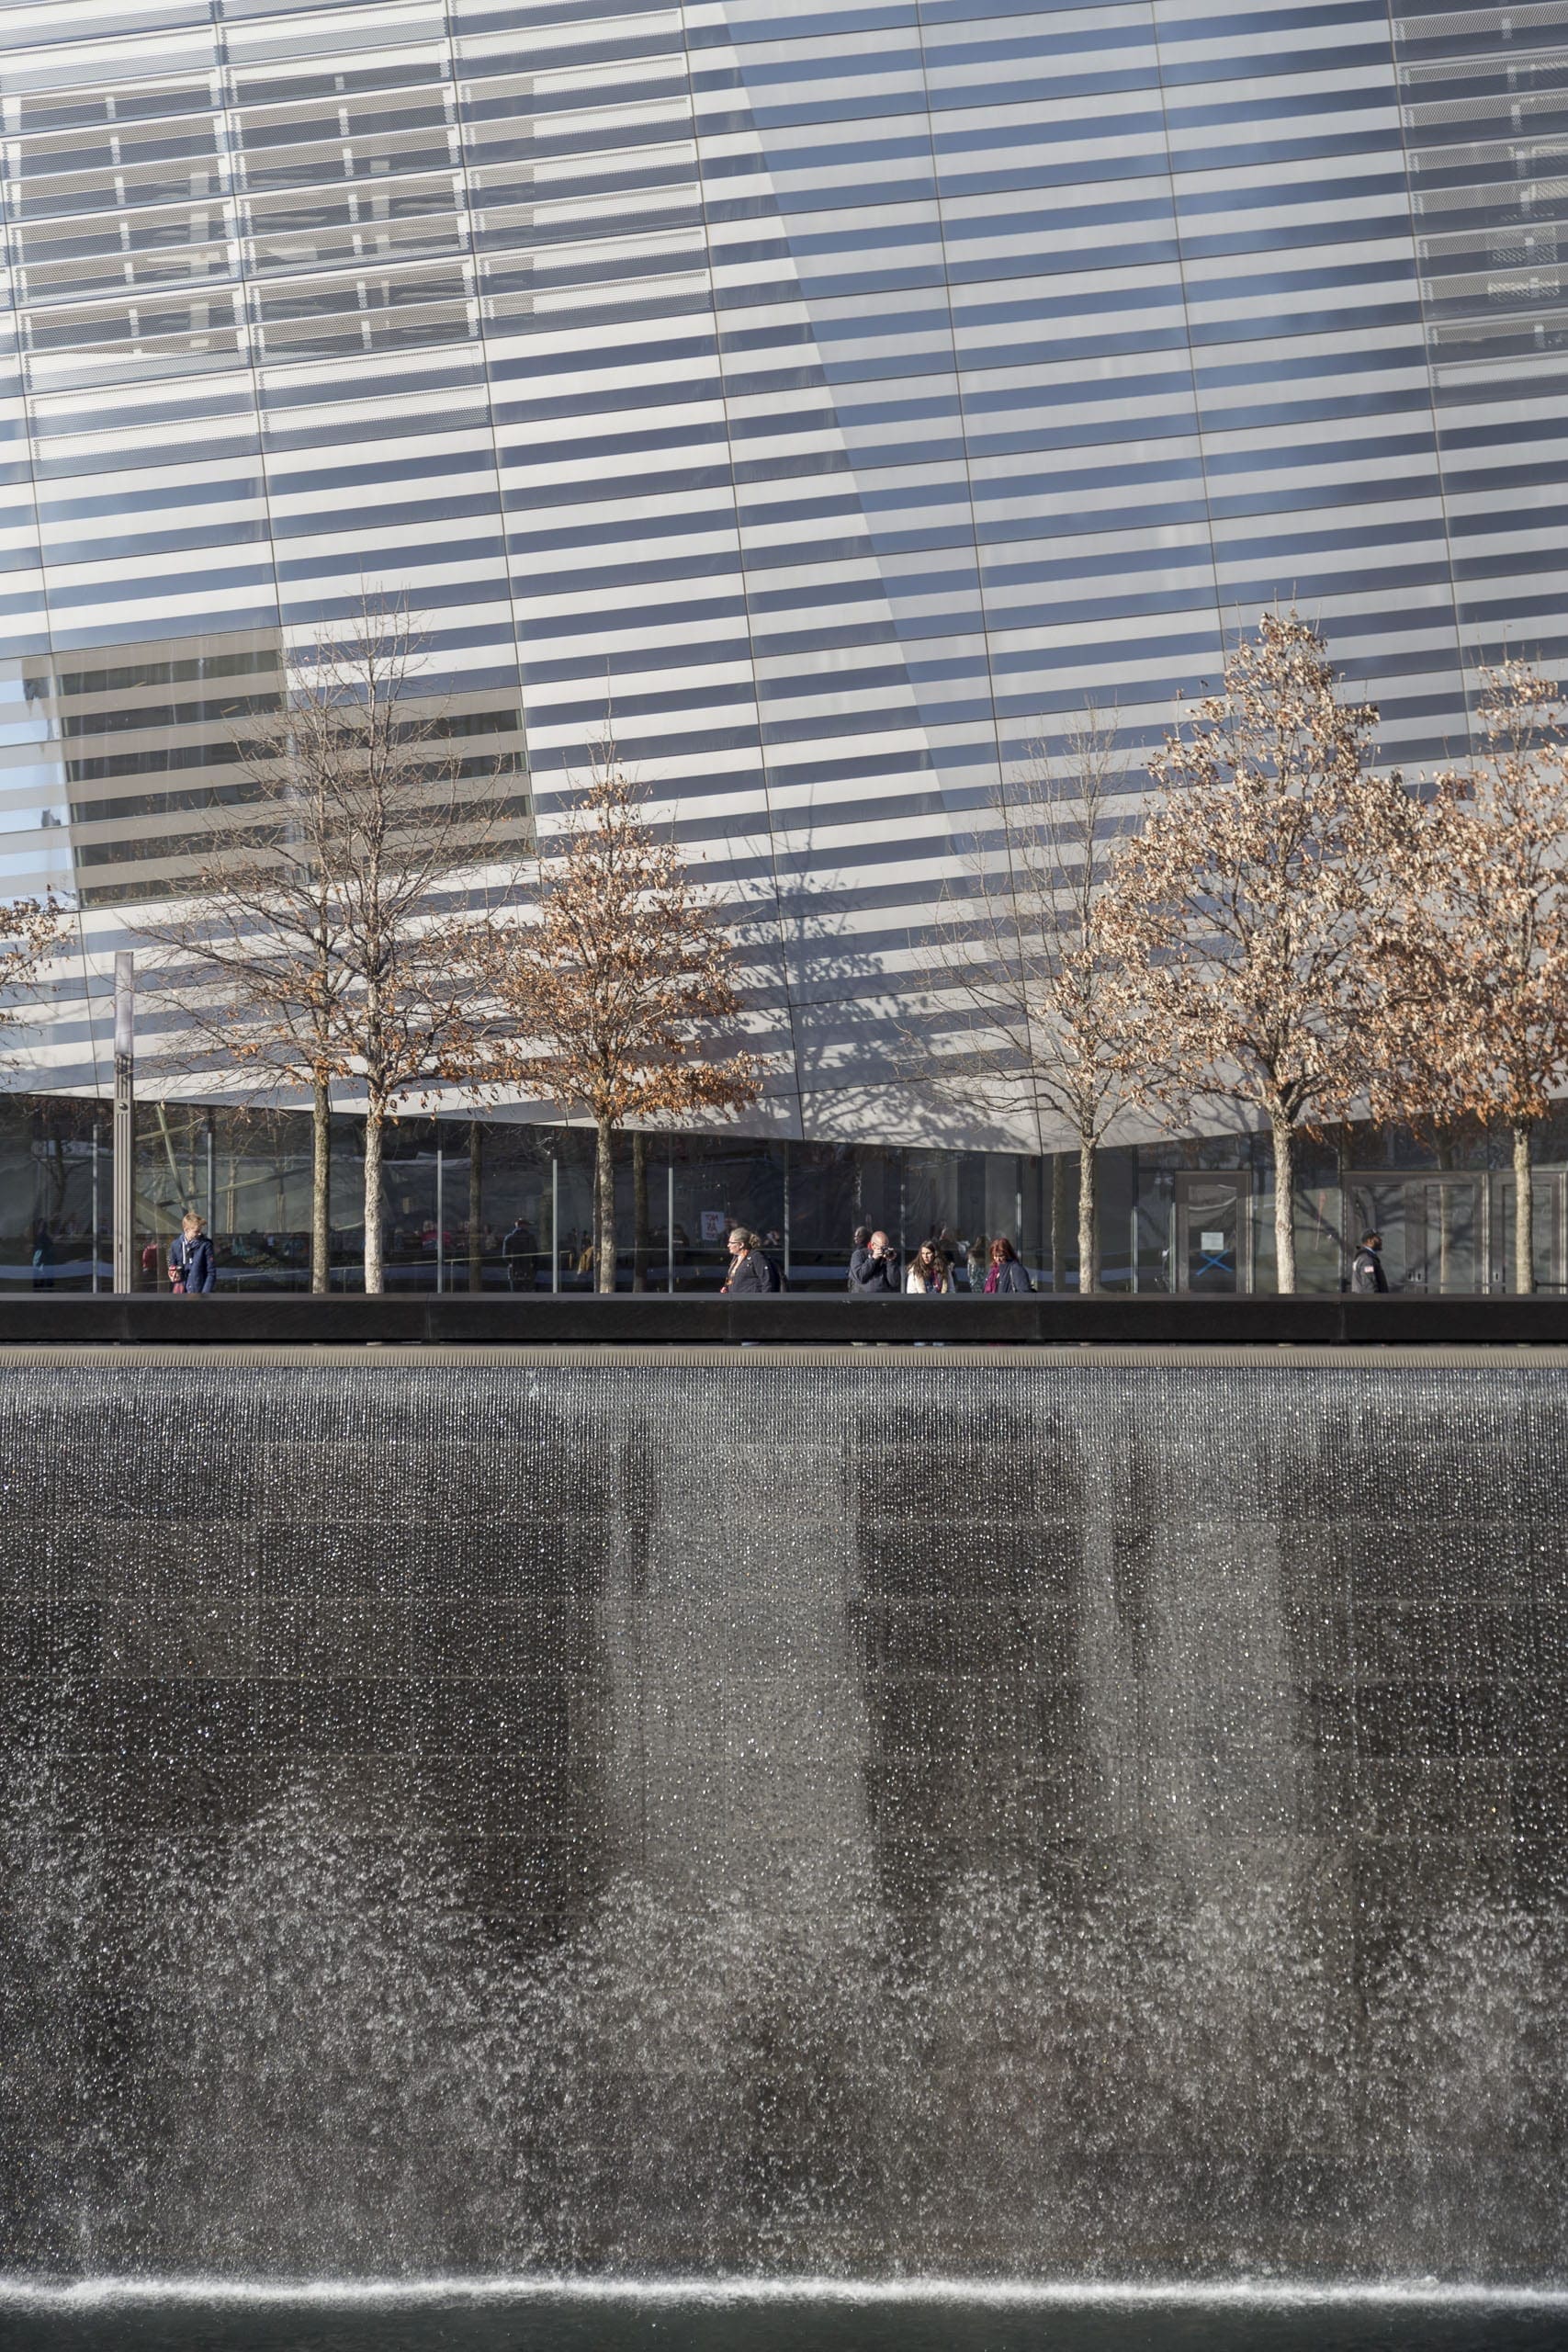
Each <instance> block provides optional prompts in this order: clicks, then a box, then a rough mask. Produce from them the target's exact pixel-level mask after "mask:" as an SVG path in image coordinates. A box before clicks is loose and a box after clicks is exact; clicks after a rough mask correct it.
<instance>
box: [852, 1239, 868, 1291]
mask: <svg viewBox="0 0 1568 2352" xmlns="http://www.w3.org/2000/svg"><path fill="white" fill-rule="evenodd" d="M870 1245H871V1227H870V1226H869V1225H857V1226H856V1227H855V1239H854V1247H853V1249H852V1250H851V1251H850V1272H849V1285H850V1288H851V1289H852V1290H853V1289H854V1287H855V1284H856V1283H857V1281H858V1280H859V1273H858V1269H859V1268H860V1267H862V1266H863V1265H864V1263H865V1261H866V1260H867V1258H868V1257H869V1256H870V1254H871V1246H870Z"/></svg>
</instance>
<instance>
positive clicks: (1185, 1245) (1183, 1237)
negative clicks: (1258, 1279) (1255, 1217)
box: [1176, 1169, 1248, 1292]
mask: <svg viewBox="0 0 1568 2352" xmlns="http://www.w3.org/2000/svg"><path fill="white" fill-rule="evenodd" d="M1247 1193H1248V1180H1247V1177H1246V1176H1242V1175H1235V1176H1225V1175H1218V1176H1211V1175H1200V1174H1199V1173H1198V1172H1197V1171H1196V1170H1192V1169H1184V1170H1182V1171H1181V1173H1180V1174H1179V1176H1178V1177H1177V1180H1176V1269H1177V1280H1178V1283H1179V1285H1180V1287H1181V1289H1183V1290H1185V1291H1209V1292H1214V1291H1222V1292H1223V1291H1232V1292H1234V1291H1239V1290H1245V1289H1246V1287H1247Z"/></svg>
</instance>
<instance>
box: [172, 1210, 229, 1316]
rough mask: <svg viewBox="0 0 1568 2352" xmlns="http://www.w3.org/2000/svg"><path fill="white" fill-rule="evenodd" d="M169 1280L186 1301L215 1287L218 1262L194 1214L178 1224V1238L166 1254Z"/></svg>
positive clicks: (206, 1235) (216, 1285) (202, 1224)
mask: <svg viewBox="0 0 1568 2352" xmlns="http://www.w3.org/2000/svg"><path fill="white" fill-rule="evenodd" d="M169 1280H170V1282H171V1283H173V1284H174V1285H175V1293H176V1295H178V1294H179V1293H181V1292H183V1293H184V1295H186V1297H187V1298H189V1297H193V1296H194V1295H196V1294H197V1292H198V1291H209V1290H216V1289H217V1287H218V1259H217V1255H216V1253H215V1251H214V1250H213V1247H212V1244H211V1242H210V1241H209V1238H208V1234H207V1227H206V1225H205V1224H204V1223H203V1221H202V1219H201V1218H200V1217H198V1216H196V1215H195V1213H194V1212H191V1213H190V1214H188V1215H186V1217H185V1218H184V1219H183V1220H182V1221H181V1225H180V1230H179V1234H178V1237H177V1238H176V1239H175V1242H174V1243H173V1245H172V1246H171V1248H170V1250H169Z"/></svg>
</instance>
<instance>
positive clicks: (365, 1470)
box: [0, 1351, 1568, 2282]
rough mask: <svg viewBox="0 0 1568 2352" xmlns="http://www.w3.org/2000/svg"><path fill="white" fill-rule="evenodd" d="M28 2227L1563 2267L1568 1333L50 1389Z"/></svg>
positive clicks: (18, 1710) (33, 1414) (1348, 2270)
mask: <svg viewBox="0 0 1568 2352" xmlns="http://www.w3.org/2000/svg"><path fill="white" fill-rule="evenodd" d="M0 1464H3V1476H4V1482H5V1502H6V1510H5V1514H4V1520H3V1522H0V1564H3V1574H4V1578H5V1585H6V1598H5V1609H4V1623H5V1629H6V1676H7V1685H6V1723H7V1725H8V1726H9V1734H10V1740H11V1748H10V1753H9V1755H8V1758H7V1769H6V1779H5V1787H4V1792H3V1796H0V1815H3V1835H4V1845H3V1854H0V1859H3V1864H4V1869H5V1871H6V1895H5V1909H4V1916H3V1919H0V1939H3V1941H0V2041H3V2044H4V2047H5V2049H6V2052H7V2086H6V2098H7V2109H8V2117H7V2128H6V2132H5V2134H4V2138H3V2142H0V2151H3V2153H0V2166H3V2170H0V2270H7V2271H11V2272H15V2273H22V2274H33V2275H39V2276H42V2275H50V2276H55V2275H59V2274H61V2273H65V2274H68V2275H70V2274H78V2275H81V2274H114V2273H125V2274H130V2273H146V2272H149V2271H152V2272H157V2273H162V2274H168V2275H178V2274H180V2273H182V2272H184V2273H187V2274H192V2273H200V2274H205V2275H210V2274H215V2273H217V2274H221V2273H231V2274H233V2275H236V2276H246V2277H253V2278H268V2277H272V2278H283V2277H298V2276H300V2275H310V2276H330V2277H334V2278H355V2277H385V2276H403V2277H408V2278H420V2277H432V2276H443V2275H450V2274H453V2273H457V2272H467V2273H491V2272H497V2271H518V2270H529V2269H539V2270H549V2271H556V2270H560V2271H567V2272H572V2273H577V2274H580V2275H582V2276H585V2277H591V2278H604V2277H615V2276H619V2275H623V2274H626V2273H630V2272H636V2273H638V2274H655V2275H656V2274H674V2273H680V2274H699V2275H701V2274H707V2275H713V2274H718V2273H732V2272H736V2271H754V2272H762V2273H774V2274H781V2275H782V2274H795V2273H813V2274H818V2275H828V2276H836V2277H840V2278H846V2279H854V2278H886V2277H887V2276H889V2275H894V2274H897V2273H900V2272H906V2273H907V2272H919V2273H925V2274H956V2275H966V2274H967V2275H979V2276H987V2277H991V2278H1008V2277H1029V2278H1077V2277H1089V2276H1096V2277H1101V2278H1103V2277H1106V2276H1111V2277H1121V2278H1139V2277H1152V2276H1160V2277H1169V2276H1181V2277H1187V2278H1213V2277H1225V2276H1231V2275H1234V2274H1235V2272H1236V2271H1237V2270H1244V2271H1247V2272H1254V2273H1269V2274H1272V2275H1279V2274H1281V2273H1287V2274H1292V2275H1301V2276H1306V2277H1314V2276H1316V2277H1325V2276H1336V2277H1341V2278H1346V2277H1348V2278H1357V2277H1362V2278H1372V2277H1380V2276H1390V2275H1412V2274H1417V2275H1418V2274H1433V2275H1437V2276H1443V2277H1455V2276H1463V2277H1469V2278H1496V2279H1511V2280H1516V2281H1519V2280H1526V2281H1529V2280H1533V2281H1538V2282H1540V2281H1545V2280H1551V2279H1560V2278H1562V2276H1563V2273H1564V2270H1565V2268H1568V2214H1565V2211H1564V2203H1563V2198H1562V2190H1561V2186H1560V2184H1561V2180H1562V2166H1563V2159H1564V2156H1565V2155H1568V2087H1565V2084H1568V2000H1565V1999H1564V1994H1565V1992H1568V1909H1565V1904H1564V1893H1563V1879H1564V1863H1565V1860H1568V1736H1565V1735H1564V1733H1563V1730H1562V1723H1563V1719H1564V1718H1563V1711H1562V1686H1563V1678H1564V1660H1565V1657H1568V1651H1565V1648H1564V1643H1563V1638H1562V1637H1563V1630H1564V1623H1565V1620H1564V1615H1563V1612H1564V1611H1565V1610H1568V1482H1565V1480H1564V1475H1563V1474H1564V1468H1565V1466H1568V1400H1565V1397H1564V1392H1563V1386H1562V1378H1561V1374H1559V1373H1558V1372H1556V1371H1555V1370H1553V1369H1550V1368H1534V1367H1532V1365H1531V1363H1530V1362H1529V1359H1528V1358H1524V1357H1514V1356H1509V1355H1503V1354H1499V1355H1497V1356H1496V1357H1495V1359H1494V1360H1493V1361H1491V1362H1490V1363H1486V1364H1483V1365H1477V1364H1456V1365H1450V1366H1443V1365H1438V1364H1423V1363H1412V1362H1409V1361H1406V1360H1403V1359H1400V1358H1399V1357H1397V1356H1395V1355H1393V1354H1392V1353H1390V1354H1387V1355H1384V1356H1383V1357H1382V1358H1381V1360H1368V1359H1361V1360H1356V1359H1352V1358H1350V1357H1346V1358H1344V1359H1341V1360H1339V1361H1337V1362H1334V1363H1318V1362H1312V1361H1293V1360H1292V1359H1291V1358H1290V1357H1288V1356H1286V1355H1284V1354H1283V1353H1281V1355H1280V1357H1279V1358H1277V1359H1276V1360H1274V1361H1273V1362H1271V1363H1269V1364H1267V1365H1258V1364H1257V1363H1226V1362H1224V1361H1223V1360H1221V1359H1219V1358H1216V1359H1215V1360H1213V1362H1210V1363H1201V1364H1196V1365H1195V1364H1191V1363H1175V1362H1172V1361H1170V1360H1168V1359H1161V1358H1160V1357H1158V1356H1157V1355H1156V1354H1151V1355H1150V1357H1149V1358H1148V1359H1147V1360H1145V1361H1143V1362H1139V1363H1129V1362H1097V1361H1096V1360H1095V1359H1094V1358H1093V1356H1092V1355H1091V1354H1089V1353H1088V1352H1086V1351H1065V1352H1064V1353H1062V1354H1060V1355H1055V1354H1049V1353H1044V1352H1039V1353H1035V1354H1033V1355H1032V1356H1030V1357H1027V1358H1024V1357H1014V1356H1013V1355H1012V1354H1011V1352H1010V1351H993V1352H992V1353H991V1354H990V1355H989V1357H988V1358H987V1357H986V1356H979V1357H977V1358H976V1360H964V1361H960V1360H959V1357H958V1353H957V1351H951V1352H950V1353H949V1354H948V1355H946V1356H943V1355H942V1354H940V1353H936V1352H933V1353H931V1354H926V1353H925V1352H924V1351H921V1353H920V1355H919V1357H918V1358H916V1357H913V1356H911V1357H908V1358H904V1357H898V1356H895V1355H894V1354H893V1352H892V1351H875V1354H874V1359H873V1358H872V1357H871V1356H870V1355H869V1353H868V1356H867V1359H866V1360H865V1361H862V1362H853V1361H851V1362H824V1363H815V1364H813V1363H798V1362H795V1363H785V1362H774V1361H773V1360H771V1359H770V1357H769V1356H768V1354H767V1353H766V1351H747V1352H746V1353H745V1354H743V1355H741V1356H739V1357H731V1358H729V1359H728V1360H727V1361H715V1362H691V1363H687V1362H671V1361H669V1360H660V1359H656V1358H653V1357H651V1356H649V1357H644V1358H641V1359H633V1360H624V1359H623V1360H618V1361H617V1360H615V1359H613V1358H611V1357H610V1356H608V1355H606V1356H605V1357H604V1360H603V1361H600V1362H596V1363H592V1364H587V1365H584V1364H570V1363H552V1362H548V1361H544V1360H537V1359H527V1358H525V1357H524V1356H523V1355H522V1354H521V1353H520V1354H519V1355H518V1356H517V1358H516V1359H515V1360H513V1361H504V1360H502V1361H496V1362H493V1363H440V1362H434V1361H430V1360H427V1359H422V1358H420V1357H418V1356H412V1357H410V1358H409V1359H407V1360H402V1359H400V1357H399V1356H397V1355H389V1356H385V1357H382V1358H380V1359H379V1360H378V1361H372V1360H370V1359H369V1358H367V1360H366V1361H365V1362H363V1363H355V1364H338V1363H319V1362H318V1363H310V1362H309V1361H308V1360H306V1361H302V1362H298V1363H282V1362H278V1363H267V1362H251V1361H243V1360H239V1359H237V1358H233V1357H226V1356H224V1355H223V1354H222V1352H221V1351H213V1352H212V1353H211V1354H209V1355H204V1357H203V1360H202V1361H201V1362H200V1363H199V1364H196V1363H192V1364H190V1365H188V1366H187V1365H185V1364H180V1365H169V1364H147V1365H142V1364H140V1363H133V1362H129V1361H127V1360H125V1359H123V1358H121V1359H118V1360H110V1359H107V1358H96V1359H95V1358H92V1357H90V1356H88V1355H87V1354H86V1353H84V1360H83V1361H82V1362H81V1363H76V1364H72V1365H69V1366H63V1365H61V1366H50V1365H44V1364H38V1365H29V1366H28V1367H26V1368H25V1369H24V1368H21V1367H18V1366H17V1365H15V1364H11V1365H7V1366H4V1367H0Z"/></svg>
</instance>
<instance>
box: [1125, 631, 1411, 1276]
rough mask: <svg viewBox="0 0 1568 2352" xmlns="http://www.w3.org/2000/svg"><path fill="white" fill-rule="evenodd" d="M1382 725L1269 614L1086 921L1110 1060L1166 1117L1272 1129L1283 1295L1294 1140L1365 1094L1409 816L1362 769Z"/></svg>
mask: <svg viewBox="0 0 1568 2352" xmlns="http://www.w3.org/2000/svg"><path fill="white" fill-rule="evenodd" d="M1376 724H1377V712H1376V710H1375V709H1374V708H1372V707H1371V706H1370V705H1367V704H1351V703H1346V702H1341V701H1340V700H1339V698H1338V696H1337V693H1336V682H1335V674H1334V670H1333V666H1332V664H1331V663H1330V662H1329V659H1328V655H1327V652H1326V650H1325V644H1324V640H1323V639H1322V638H1321V637H1320V636H1319V635H1318V634H1317V632H1316V631H1315V630H1314V628H1311V627H1310V626H1309V625H1308V623H1307V622H1305V621H1304V620H1303V619H1302V618H1301V617H1300V616H1299V615H1298V614H1296V613H1294V612H1291V613H1278V612H1274V613H1267V614H1265V615H1264V616H1263V617H1262V619H1261V620H1260V622H1259V624H1258V628H1257V631H1256V633H1255V634H1254V635H1253V636H1251V637H1247V638H1244V639H1241V641H1240V642H1239V643H1238V644H1237V645H1236V646H1235V648H1234V650H1232V652H1231V653H1230V655H1229V657H1228V659H1227V661H1226V662H1225V669H1224V686H1223V688H1222V690H1221V691H1220V692H1219V693H1217V694H1214V695H1208V696H1206V697H1205V698H1204V699H1203V700H1202V701H1201V702H1199V703H1198V704H1196V706H1195V707H1193V709H1192V712H1191V715H1190V718H1188V719H1187V720H1186V722H1185V724H1183V725H1179V726H1178V728H1177V729H1175V730H1174V731H1173V732H1172V733H1171V734H1170V735H1169V737H1168V740H1167V742H1166V745H1165V748H1164V750H1163V751H1162V752H1159V753H1158V754H1156V757H1155V758H1154V759H1152V760H1151V762H1150V763H1149V767H1150V774H1151V775H1152V777H1153V779H1154V782H1155V784H1156V786H1157V787H1158V797H1156V800H1155V802H1154V804H1153V806H1152V807H1151V808H1150V809H1149V811H1148V814H1147V816H1146V818H1145V821H1144V823H1143V826H1142V828H1141V829H1140V831H1138V832H1137V833H1136V834H1135V835H1134V836H1133V838H1132V839H1131V840H1130V841H1129V842H1127V843H1126V845H1125V847H1124V849H1123V850H1122V854H1121V856H1120V857H1119V858H1118V860H1117V865H1116V871H1115V873H1114V876H1113V877H1112V880H1111V887H1110V888H1109V889H1108V890H1107V892H1106V893H1105V895H1104V896H1103V898H1102V899H1100V901H1099V904H1098V907H1097V911H1096V922H1097V924H1098V926H1099V930H1100V939H1101V943H1102V945H1103V948H1104V951H1105V953H1106V955H1107V956H1108V958H1109V959H1110V960H1111V962H1113V963H1114V964H1115V965H1117V966H1118V967H1120V969H1121V970H1122V974H1123V975H1124V978H1125V994H1124V997H1123V1000H1122V1047H1121V1059H1122V1068H1123V1069H1124V1070H1125V1072H1126V1075H1127V1079H1128V1082H1129V1084H1130V1086H1131V1087H1132V1089H1133V1091H1134V1095H1135V1096H1136V1098H1137V1099H1139V1100H1140V1101H1142V1102H1145V1103H1152V1104H1156V1105H1158V1106H1159V1107H1160V1108H1162V1109H1163V1110H1164V1111H1165V1112H1166V1113H1167V1114H1171V1115H1176V1116H1181V1115H1185V1114H1186V1113H1187V1112H1188V1110H1189V1109H1190V1106H1191V1105H1193V1104H1194V1103H1202V1102H1205V1101H1207V1102H1209V1103H1222V1102H1228V1103H1234V1104H1236V1105H1239V1106H1242V1107H1243V1108H1244V1109H1246V1110H1249V1111H1254V1112H1257V1113H1258V1114H1261V1115H1262V1116H1263V1118H1264V1119H1266V1120H1267V1122H1268V1125H1269V1136H1270V1140H1271V1145H1272V1149H1273V1157H1274V1170H1275V1242H1276V1250H1277V1257H1278V1269H1279V1285H1280V1289H1281V1290H1282V1291H1292V1290H1294V1288H1295V1282H1296V1269H1295V1228H1294V1217H1293V1181H1294V1169H1295V1141H1296V1135H1297V1131H1298V1128H1299V1127H1300V1126H1301V1125H1303V1124H1307V1123H1313V1124H1315V1123H1317V1122H1319V1121H1325V1120H1327V1119H1330V1118H1332V1117H1334V1116H1336V1115H1340V1114H1343V1113H1344V1112H1345V1111H1346V1108H1347V1106H1348V1104H1349V1103H1352V1102H1353V1101H1355V1100H1356V1099H1357V1098H1358V1097H1359V1095H1361V1094H1363V1093H1364V1091H1365V1087H1366V1080H1367V1072H1366V1067H1365V1054H1366V1049H1367V1046H1368V1043H1369V1037H1368V1027H1367V1024H1368V1022H1369V1019H1370V1009H1371V999H1370V995H1369V989H1368V968H1369V966H1368V958H1369V954H1370V952H1371V950H1372V949H1373V948H1374V947H1375V945H1376V944H1377V942H1378V941H1379V940H1380V939H1381V938H1382V937H1383V936H1384V935H1385V934H1386V931H1387V928H1388V925H1389V924H1390V922H1392V921H1394V920H1397V917H1396V914H1395V912H1394V900H1393V897H1392V896H1391V880H1392V877H1393V876H1396V875H1397V874H1398V873H1399V872H1400V871H1401V870H1402V868H1403V865H1404V859H1405V854H1406V853H1405V848H1404V844H1405V842H1406V841H1407V839H1408V836H1409V833H1410V830H1411V827H1412V826H1413V824H1414V823H1415V822H1416V814H1415V811H1414V808H1413V804H1412V803H1411V801H1410V799H1409V797H1408V796H1407V795H1406V794H1405V793H1404V789H1403V787H1402V786H1401V785H1400V782H1399V780H1398V778H1397V777H1390V776H1380V775H1375V774H1371V773H1369V768H1368V762H1369V758H1370V738H1371V733H1372V729H1374V728H1375V726H1376Z"/></svg>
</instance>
